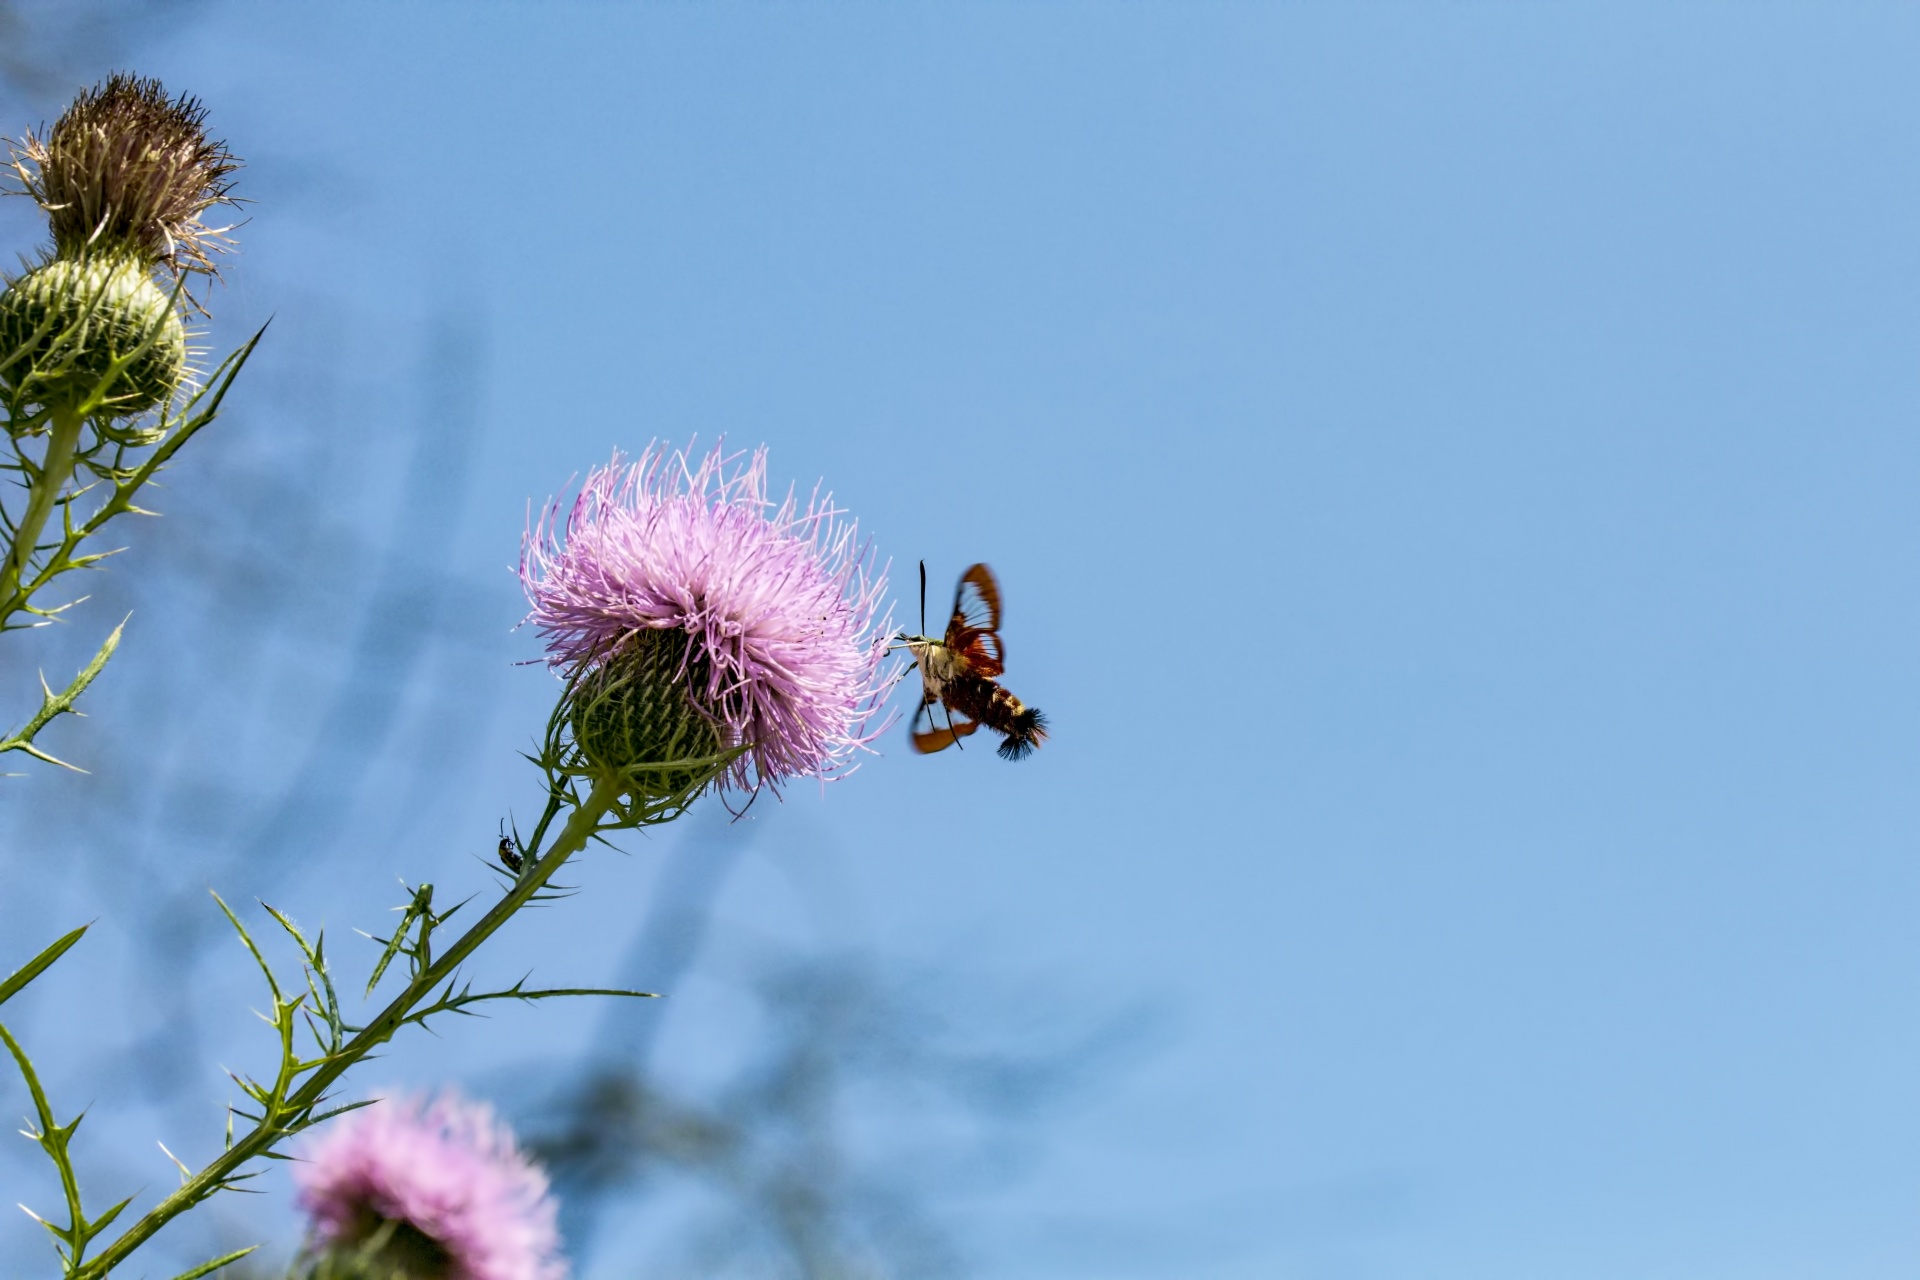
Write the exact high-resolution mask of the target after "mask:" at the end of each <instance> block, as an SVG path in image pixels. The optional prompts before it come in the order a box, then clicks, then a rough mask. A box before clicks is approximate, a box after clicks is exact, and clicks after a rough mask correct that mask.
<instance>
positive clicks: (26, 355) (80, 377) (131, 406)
mask: <svg viewBox="0 0 1920 1280" xmlns="http://www.w3.org/2000/svg"><path fill="white" fill-rule="evenodd" d="M0 361H4V365H3V366H0V384H4V385H5V386H6V388H7V390H8V391H9V392H10V393H12V395H13V396H14V397H16V398H18V399H20V400H24V401H30V402H33V403H36V404H46V405H58V406H60V407H62V408H69V409H78V408H80V407H81V406H82V405H87V404H89V402H92V411H93V412H95V413H97V414H98V415H99V416H101V417H131V416H132V415H134V414H138V413H144V412H145V411H146V410H148V409H151V408H153V407H154V406H155V405H158V404H160V403H161V402H163V401H165V400H166V399H167V398H168V397H169V396H171V395H172V394H173V392H174V389H175V388H176V387H178V386H179V385H180V383H181V381H182V379H183V378H185V377H186V374H187V330H186V325H185V324H184V323H183V322H182V321H181V318H180V311H179V308H178V307H176V306H174V303H173V299H172V298H171V297H169V296H168V295H167V293H166V292H165V291H164V290H162V289H161V288H160V286H159V285H158V284H156V283H155V282H154V279H153V275H152V273H151V272H149V271H148V270H147V268H146V267H144V266H142V265H141V264H140V262H139V261H138V260H137V259H134V258H132V257H128V256H124V255H114V256H106V255H93V256H89V257H85V258H77V259H76V258H55V259H54V260H53V261H51V262H47V263H43V264H42V265H40V266H38V267H35V268H34V269H33V270H31V271H29V272H27V273H26V274H25V275H23V276H21V277H20V278H19V279H17V280H13V281H10V282H9V283H8V285H7V288H6V291H5V292H4V293H0Z"/></svg>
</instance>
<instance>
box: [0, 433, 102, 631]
mask: <svg viewBox="0 0 1920 1280" xmlns="http://www.w3.org/2000/svg"><path fill="white" fill-rule="evenodd" d="M81 422H82V418H81V416H80V415H79V414H78V413H76V412H74V411H73V410H72V409H55V410H53V429H52V430H51V431H50V432H49V433H48V436H47V452H46V456H45V457H44V458H42V459H41V460H40V467H39V470H38V473H37V474H36V475H35V476H34V478H33V484H32V485H31V486H30V487H29V488H28V490H27V509H26V512H25V514H23V515H22V516H21V517H20V523H19V524H18V525H16V526H15V527H14V530H13V546H12V547H11V548H9V551H8V555H7V565H6V570H5V572H4V574H3V575H0V599H6V598H9V597H11V596H13V595H14V594H15V593H16V592H18V591H19V589H20V584H21V583H22V582H23V581H25V580H26V576H27V565H28V563H29V562H30V561H31V560H32V559H33V549H34V548H35V547H37V546H38V545H39V544H40V531H41V530H42V529H44V528H46V526H47V517H48V516H50V515H52V514H53V507H54V503H55V502H57V501H58V500H59V497H60V491H61V490H62V489H64V488H66V485H67V477H68V476H71V475H72V474H73V459H74V454H75V452H76V450H78V448H79V446H80V424H81Z"/></svg>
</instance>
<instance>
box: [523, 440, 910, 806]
mask: <svg viewBox="0 0 1920 1280" xmlns="http://www.w3.org/2000/svg"><path fill="white" fill-rule="evenodd" d="M740 459H741V455H740V454H739V453H734V454H728V453H727V452H726V451H725V449H724V447H723V446H721V445H716V446H714V448H713V449H711V450H710V451H708V452H707V453H706V454H705V455H703V456H701V457H698V458H695V457H693V456H691V454H690V453H689V452H688V451H686V450H675V451H671V452H669V451H667V450H665V449H663V448H661V447H659V446H658V445H657V444H654V445H649V446H648V447H647V448H646V450H645V451H643V452H642V453H641V455H640V457H639V460H638V461H636V462H634V463H632V464H631V465H628V464H626V463H625V462H624V461H623V460H622V458H621V456H620V455H619V454H617V453H616V454H615V455H614V457H613V460H612V462H610V463H609V464H608V465H607V466H605V467H603V468H600V469H598V470H595V471H592V472H590V473H589V474H588V476H587V480H586V483H585V484H584V485H582V486H581V489H580V493H579V495H578V496H577V497H576V498H575V499H574V500H573V503H572V506H571V507H570V508H568V509H566V512H565V520H564V523H563V522H562V520H561V512H562V504H561V503H560V502H558V501H556V502H554V503H553V504H552V505H551V506H549V507H548V508H547V510H546V511H545V512H544V513H543V515H542V517H541V519H540V520H539V522H538V523H537V525H536V526H535V527H533V528H531V529H529V530H528V532H527V537H526V541H525V544H524V546H523V549H522V552H521V562H520V581H521V583H522V585H523V586H524V587H525V588H526V592H527V598H528V600H529V601H530V602H531V603H532V605H533V611H532V612H531V613H530V614H529V615H528V618H527V620H528V621H530V622H532V623H534V624H536V625H537V626H538V627H539V629H540V632H541V634H542V635H543V636H544V637H545V638H546V641H547V655H548V662H549V663H550V664H551V665H553V666H555V667H557V668H561V669H563V670H565V671H566V672H568V673H569V674H571V673H572V672H575V671H579V670H581V669H583V668H585V667H588V666H592V665H597V664H599V663H602V662H605V661H606V660H607V659H608V658H610V657H613V656H615V655H617V654H618V653H619V651H620V649H621V647H622V646H623V645H624V644H626V643H628V642H629V641H630V640H631V639H632V638H633V637H635V636H636V635H638V634H639V633H641V632H643V631H647V630H670V629H678V630H680V631H683V632H685V633H686V636H687V638H688V643H689V659H688V662H687V664H686V665H687V667H688V669H689V670H691V669H693V668H694V667H696V666H697V667H698V668H699V670H701V671H703V672H705V673H706V676H705V679H704V682H703V683H704V687H695V688H693V689H691V690H690V691H689V693H690V695H691V697H692V698H693V701H694V703H695V705H696V706H698V707H699V708H700V710H701V711H702V712H704V713H705V714H706V715H708V716H709V717H710V718H711V719H712V720H713V721H714V722H715V723H716V724H717V725H719V726H720V729H721V732H722V737H723V740H724V744H725V745H727V746H746V747H747V748H748V750H747V752H746V753H745V754H744V755H742V756H741V758H740V759H739V760H738V761H737V762H736V763H735V764H734V765H733V767H732V768H731V769H730V770H729V771H728V775H727V785H728V786H730V787H733V788H736V789H739V790H752V789H754V788H756V787H758V786H760V785H761V784H767V785H771V786H773V787H774V788H776V789H777V788H778V787H779V784H780V783H781V782H783V781H785V780H787V779H789V778H794V777H820V778H830V777H835V776H839V775H840V774H841V773H843V772H844V771H845V766H846V764H847V761H848V759H849V757H850V756H851V755H852V754H853V753H854V751H855V750H856V749H857V748H859V747H861V746H863V745H865V744H866V743H868V742H870V741H872V740H873V738H874V737H875V736H877V735H878V733H879V732H880V731H881V730H880V729H875V730H874V731H872V732H868V729H867V725H868V722H869V721H870V720H871V719H872V717H873V715H874V714H875V712H876V711H877V710H878V709H879V706H880V703H881V702H882V701H883V700H884V696H885V692H886V689H887V687H888V686H889V684H890V683H891V681H890V678H889V674H890V673H883V672H882V670H881V668H882V665H883V664H884V662H885V659H886V652H887V646H888V642H889V640H890V638H891V633H892V630H893V628H892V621H891V617H890V616H885V617H882V616H880V615H879V610H880V601H881V597H882V596H883V595H884V594H885V591H886V573H885V570H884V569H880V570H874V569H873V568H872V566H871V563H870V560H871V556H870V553H869V548H868V547H867V546H866V545H864V544H860V543H859V542H858V541H857V526H856V525H855V524H854V523H852V522H842V521H841V519H840V517H841V516H842V515H843V514H844V513H842V512H841V511H840V510H839V509H837V508H836V507H834V506H833V500H832V497H831V495H826V494H821V493H820V492H818V490H816V491H815V493H814V494H813V496H812V497H811V498H810V499H809V500H808V502H807V505H806V506H805V507H804V508H803V507H801V506H800V504H799V503H798V501H797V500H796V499H795V497H794V495H793V494H792V492H791V491H789V493H788V495H787V497H786V499H785V500H784V501H782V502H780V503H779V504H777V505H776V504H775V503H774V502H772V501H771V500H770V499H769V498H768V497H767V492H766V489H767V455H766V450H765V449H760V450H757V451H755V452H754V453H753V455H752V456H751V458H749V459H748V460H747V461H746V462H745V464H744V465H740ZM884 728H885V726H884V725H883V726H881V729H884Z"/></svg>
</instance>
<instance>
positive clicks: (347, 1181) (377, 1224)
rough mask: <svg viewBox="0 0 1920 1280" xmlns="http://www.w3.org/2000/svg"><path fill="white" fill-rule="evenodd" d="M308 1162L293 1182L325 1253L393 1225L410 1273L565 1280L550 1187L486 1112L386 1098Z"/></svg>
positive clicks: (341, 1128) (338, 1127) (345, 1125)
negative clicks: (384, 1226) (326, 1247)
mask: <svg viewBox="0 0 1920 1280" xmlns="http://www.w3.org/2000/svg"><path fill="white" fill-rule="evenodd" d="M303 1155H304V1163H302V1164H299V1165H296V1166H295V1168H294V1175H293V1177H294V1184H295V1186H296V1187H297V1188H298V1190H299V1203H300V1206H301V1207H302V1208H303V1209H305V1210H306V1211H307V1213H308V1215H309V1216H310V1217H311V1219H312V1228H313V1236H314V1238H315V1240H316V1241H317V1242H319V1243H321V1244H323V1245H326V1246H331V1247H334V1248H339V1249H347V1248H351V1247H352V1246H354V1245H358V1244H361V1243H362V1242H364V1241H366V1240H367V1238H368V1237H369V1236H372V1235H373V1234H374V1233H375V1232H377V1231H378V1230H379V1229H380V1228H381V1227H382V1226H383V1225H384V1224H387V1223H394V1224H396V1228H395V1231H394V1233H393V1235H392V1236H391V1237H390V1239H391V1241H392V1245H393V1249H392V1250H391V1252H390V1253H389V1254H388V1255H387V1256H388V1257H389V1259H390V1260H393V1261H397V1262H401V1263H402V1265H403V1268H404V1269H407V1270H409V1271H410V1273H412V1274H416V1275H421V1276H432V1277H434V1278H435V1280H439V1278H440V1277H444V1278H445V1280H565V1276H566V1274H567V1265H566V1262H565V1261H564V1260H563V1259H562V1258H561V1257H560V1234H559V1229H558V1227H557V1226H556V1206H555V1204H554V1201H553V1199H552V1198H551V1197H550V1196H548V1194H547V1177H546V1175H545V1174H544V1173H542V1172H541V1171H540V1168H539V1166H537V1165H535V1164H534V1163H533V1162H532V1161H530V1160H529V1159H528V1158H527V1157H526V1156H524V1155H522V1154H521V1153H520V1149H519V1147H518V1146H517V1145H516V1144H515V1143H514V1140H513V1133H512V1131H511V1130H510V1129H508V1128H507V1126H506V1125H505V1124H503V1123H501V1122H500V1121H498V1120H496V1119H495V1118H494V1114H493V1109H492V1108H491V1107H489V1106H487V1105H486V1104H485V1103H478V1102H467V1101H465V1100H464V1099H462V1098H461V1097H459V1096H458V1095H457V1094H452V1093H443V1094H442V1095H441V1096H440V1097H439V1098H438V1099H436V1100H434V1101H433V1102H431V1103H429V1102H427V1101H426V1100H424V1099H421V1098H397V1099H388V1100H383V1101H380V1102H376V1103H374V1104H373V1105H372V1106H370V1107H367V1108H364V1109H363V1110H359V1111H352V1112H349V1113H348V1114H346V1115H344V1116H341V1117H340V1118H338V1119H337V1120H334V1121H332V1122H331V1123H330V1124H329V1125H328V1126H327V1127H326V1129H325V1130H324V1131H323V1134H322V1136H321V1137H320V1138H319V1140H318V1141H317V1142H315V1143H314V1144H312V1145H311V1146H310V1147H309V1148H308V1149H307V1150H306V1151H305V1152H304V1153H303ZM403 1237H404V1238H403Z"/></svg>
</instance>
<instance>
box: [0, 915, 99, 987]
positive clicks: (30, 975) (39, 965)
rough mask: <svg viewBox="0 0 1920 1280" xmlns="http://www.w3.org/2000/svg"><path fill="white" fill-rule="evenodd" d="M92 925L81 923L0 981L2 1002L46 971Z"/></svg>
mask: <svg viewBox="0 0 1920 1280" xmlns="http://www.w3.org/2000/svg"><path fill="white" fill-rule="evenodd" d="M92 927H93V926H92V925H85V924H83V925H81V926H80V927H79V928H78V929H75V930H74V931H73V932H72V933H69V934H67V935H66V936H65V937H63V938H61V939H60V940H59V941H57V942H55V943H54V944H53V945H52V946H50V947H48V948H47V949H46V950H45V951H42V952H41V953H40V954H39V955H37V956H35V957H34V958H33V959H31V960H29V961H27V962H26V963H25V964H23V965H21V966H20V967H19V968H18V969H16V970H14V971H13V973H12V974H11V975H10V976H9V977H8V978H7V980H6V981H5V982H0V1004H5V1003H6V1002H7V1001H8V1000H9V999H11V998H12V997H14V996H16V995H18V994H19V993H20V991H21V990H22V989H23V988H24V987H25V986H26V985H27V984H28V983H29V982H32V981H33V980H34V979H35V978H37V977H39V976H40V975H41V974H43V973H45V972H46V971H47V969H48V968H50V967H51V966H52V964H53V962H54V961H55V960H58V959H59V958H60V957H61V956H63V955H65V954H66V953H67V948H68V947H71V946H72V945H73V944H74V943H76V942H78V941H80V935H81V934H83V933H85V932H86V931H87V930H88V929H90V928H92Z"/></svg>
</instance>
